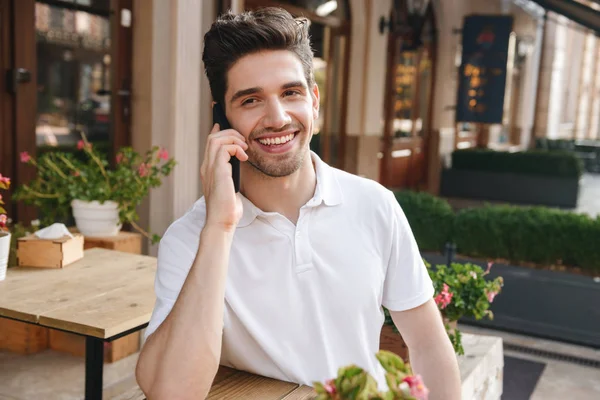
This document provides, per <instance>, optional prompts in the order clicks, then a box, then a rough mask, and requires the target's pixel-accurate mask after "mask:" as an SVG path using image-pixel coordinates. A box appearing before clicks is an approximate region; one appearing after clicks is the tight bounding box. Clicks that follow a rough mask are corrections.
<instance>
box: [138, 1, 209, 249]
mask: <svg viewBox="0 0 600 400" xmlns="http://www.w3.org/2000/svg"><path fill="white" fill-rule="evenodd" d="M213 3H214V1H213V0H201V1H197V0H171V1H162V0H154V1H151V0H136V4H135V6H136V7H135V8H134V29H135V30H134V46H133V48H134V62H133V64H134V65H133V68H134V85H133V96H132V110H133V111H132V118H133V123H132V137H133V145H134V147H135V148H136V149H137V150H138V151H146V150H147V149H149V148H150V147H151V146H154V145H158V146H164V147H166V148H167V149H168V150H169V152H170V155H171V156H172V157H174V158H175V160H176V161H177V166H176V167H175V169H174V170H173V173H172V174H171V177H169V178H168V179H166V180H165V182H164V183H163V185H162V186H161V187H160V188H157V189H153V190H152V191H151V193H150V196H149V199H147V201H146V202H145V204H144V205H143V206H142V207H140V210H139V213H140V217H141V222H142V224H143V226H144V227H149V228H150V230H151V231H152V232H155V233H158V234H161V235H162V234H163V233H164V231H165V230H166V229H167V227H168V226H169V225H170V224H171V223H172V222H173V221H174V220H175V219H177V218H179V217H180V216H181V215H183V214H184V213H185V211H187V210H188V209H189V207H190V206H191V205H192V204H193V203H194V202H195V201H196V200H197V199H198V197H199V196H200V195H201V191H202V189H201V183H200V161H201V155H202V154H203V149H204V139H205V138H206V135H207V134H208V132H209V131H210V119H211V117H210V95H208V98H207V94H206V91H207V86H208V84H207V82H206V79H205V78H203V66H202V63H201V54H202V37H203V34H204V31H205V30H206V29H207V26H208V25H207V24H208V23H210V21H212V19H213V12H214V6H213ZM207 103H208V109H207ZM207 128H208V130H207ZM149 253H150V254H153V255H155V254H156V246H154V247H153V248H151V249H150V251H149Z"/></svg>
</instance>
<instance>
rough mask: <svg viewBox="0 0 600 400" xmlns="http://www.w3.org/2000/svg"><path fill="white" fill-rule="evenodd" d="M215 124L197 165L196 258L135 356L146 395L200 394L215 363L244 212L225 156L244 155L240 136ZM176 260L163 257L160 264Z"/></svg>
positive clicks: (242, 158) (200, 396)
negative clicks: (200, 199)
mask: <svg viewBox="0 0 600 400" xmlns="http://www.w3.org/2000/svg"><path fill="white" fill-rule="evenodd" d="M219 129H220V128H219V125H218V124H216V125H215V126H214V127H213V130H212V131H211V134H210V135H208V144H207V146H206V151H205V155H204V161H203V163H202V168H201V171H200V175H201V178H202V187H203V189H204V196H205V200H206V223H205V225H204V229H203V230H202V233H201V234H200V242H199V245H198V251H197V253H196V258H195V259H194V262H193V263H192V266H191V268H190V270H189V272H188V273H187V277H186V278H185V281H184V282H183V285H182V286H181V290H180V291H179V293H178V294H177V293H175V294H174V295H173V296H172V297H173V298H175V297H176V298H177V300H176V301H175V303H174V304H173V307H172V308H171V309H170V311H169V314H168V316H167V317H166V318H165V320H164V321H163V322H162V324H160V326H159V327H158V328H157V329H156V331H155V332H154V333H152V334H151V335H150V336H149V337H148V339H147V341H146V343H145V344H144V347H143V349H142V351H141V353H140V357H139V360H138V365H137V368H136V378H137V381H138V384H139V385H140V388H141V389H142V391H143V392H144V393H145V394H146V396H147V397H148V399H149V400H155V399H204V398H205V397H206V395H207V394H208V392H209V391H210V387H211V385H212V381H213V380H214V378H215V374H216V373H217V369H218V368H219V362H220V359H221V345H222V342H221V340H222V335H223V310H224V307H225V304H224V303H225V301H224V299H225V282H226V279H227V269H228V266H229V253H230V251H231V244H232V241H233V235H234V232H235V228H236V226H237V224H238V222H239V220H240V218H241V216H242V213H243V206H242V200H241V197H240V196H238V195H236V193H235V190H234V186H233V179H232V178H231V176H232V175H231V173H232V170H231V164H230V163H229V160H230V159H231V157H237V158H238V159H239V160H240V161H246V160H247V159H248V155H247V154H246V153H245V151H244V150H245V149H247V148H248V145H247V144H246V142H245V139H244V137H243V136H242V135H241V134H240V133H239V132H236V131H234V130H232V129H227V130H224V131H220V130H219ZM167 248H168V246H167ZM159 253H160V250H159ZM167 257H168V256H167ZM159 260H160V255H159ZM176 262H177V261H175V260H169V259H165V260H164V262H163V265H162V266H161V265H159V266H158V268H159V270H160V269H161V267H163V268H168V267H169V264H173V263H176ZM175 267H179V266H177V265H176V266H175ZM167 272H168V270H167Z"/></svg>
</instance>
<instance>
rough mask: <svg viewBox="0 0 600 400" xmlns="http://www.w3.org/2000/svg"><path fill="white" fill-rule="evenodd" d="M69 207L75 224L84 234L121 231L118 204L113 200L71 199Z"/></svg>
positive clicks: (110, 233) (94, 235) (105, 234)
mask: <svg viewBox="0 0 600 400" xmlns="http://www.w3.org/2000/svg"><path fill="white" fill-rule="evenodd" d="M71 207H73V217H74V218H75V225H76V226H77V229H78V230H79V232H81V233H82V234H83V235H84V236H88V237H101V236H116V235H117V234H118V233H119V232H120V231H121V227H122V224H121V223H120V222H119V205H118V204H117V203H115V202H114V201H105V202H104V203H102V204H101V203H100V202H98V201H83V200H73V201H72V202H71Z"/></svg>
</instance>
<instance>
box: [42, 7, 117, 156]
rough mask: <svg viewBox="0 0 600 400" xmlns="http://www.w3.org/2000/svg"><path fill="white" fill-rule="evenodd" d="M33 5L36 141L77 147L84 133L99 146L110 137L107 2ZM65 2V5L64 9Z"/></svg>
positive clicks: (106, 146) (49, 145) (47, 145)
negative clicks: (35, 58)
mask: <svg viewBox="0 0 600 400" xmlns="http://www.w3.org/2000/svg"><path fill="white" fill-rule="evenodd" d="M51 3H52V4H46V3H45V2H44V1H37V2H36V4H35V37H36V44H35V46H36V56H37V113H36V128H35V136H36V144H37V146H38V148H39V149H40V150H42V151H44V150H48V149H52V148H69V147H74V146H75V145H76V143H77V142H78V141H79V140H80V139H81V136H82V134H85V136H87V138H88V139H89V140H90V141H91V142H93V143H94V145H95V146H96V148H99V149H104V150H108V149H109V148H110V141H111V133H110V131H111V93H112V79H111V78H112V77H111V70H112V69H111V61H112V60H111V38H110V36H111V35H110V20H109V15H110V8H109V2H108V1H92V0H77V2H76V5H79V7H68V6H72V5H73V3H72V2H65V3H66V4H65V5H64V6H63V5H60V4H57V2H55V1H53V2H51ZM65 6H67V7H65Z"/></svg>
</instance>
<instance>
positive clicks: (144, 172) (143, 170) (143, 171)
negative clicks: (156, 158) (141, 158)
mask: <svg viewBox="0 0 600 400" xmlns="http://www.w3.org/2000/svg"><path fill="white" fill-rule="evenodd" d="M138 173H139V174H140V176H141V177H142V178H143V177H145V176H148V174H149V173H150V168H149V166H148V164H146V163H142V164H140V166H139V168H138Z"/></svg>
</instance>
